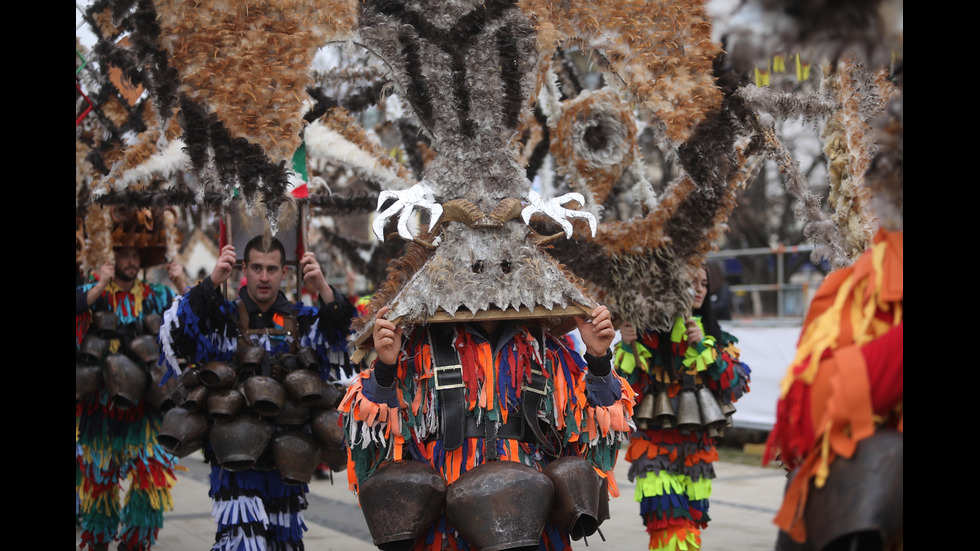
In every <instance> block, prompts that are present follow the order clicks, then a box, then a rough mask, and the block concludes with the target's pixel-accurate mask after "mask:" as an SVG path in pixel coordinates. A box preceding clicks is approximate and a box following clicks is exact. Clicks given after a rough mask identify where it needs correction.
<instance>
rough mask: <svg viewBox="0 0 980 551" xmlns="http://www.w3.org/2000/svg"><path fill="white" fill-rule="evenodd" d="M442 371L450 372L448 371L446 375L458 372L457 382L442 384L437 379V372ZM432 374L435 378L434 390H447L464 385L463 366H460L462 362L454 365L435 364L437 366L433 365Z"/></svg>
mask: <svg viewBox="0 0 980 551" xmlns="http://www.w3.org/2000/svg"><path fill="white" fill-rule="evenodd" d="M443 371H448V372H450V373H447V374H446V375H450V374H455V373H458V374H459V382H458V383H449V384H442V382H441V381H440V380H439V379H440V377H439V374H440V372H443ZM432 376H433V378H434V379H435V383H436V390H449V389H452V388H463V387H464V386H465V385H464V384H463V366H462V364H455V365H437V366H435V367H433V368H432Z"/></svg>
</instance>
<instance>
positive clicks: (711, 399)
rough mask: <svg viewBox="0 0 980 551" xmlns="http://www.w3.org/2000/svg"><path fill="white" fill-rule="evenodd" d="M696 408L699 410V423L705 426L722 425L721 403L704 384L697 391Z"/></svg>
mask: <svg viewBox="0 0 980 551" xmlns="http://www.w3.org/2000/svg"><path fill="white" fill-rule="evenodd" d="M697 397H698V409H700V410H701V424H702V425H704V426H706V427H712V426H717V427H724V426H725V421H726V419H725V414H724V413H723V412H722V411H721V404H719V403H718V398H715V395H714V393H713V392H711V390H709V389H708V387H706V386H702V387H701V388H699V389H698V391H697Z"/></svg>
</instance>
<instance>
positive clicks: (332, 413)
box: [310, 409, 346, 459]
mask: <svg viewBox="0 0 980 551" xmlns="http://www.w3.org/2000/svg"><path fill="white" fill-rule="evenodd" d="M310 429H311V430H312V432H313V437H314V438H316V441H317V442H319V443H320V445H321V446H322V447H323V448H325V449H331V450H343V449H344V428H343V427H342V426H340V412H339V411H337V410H335V409H331V410H325V411H321V412H320V413H318V414H316V416H315V417H314V418H313V420H312V421H311V422H310ZM345 459H346V457H345Z"/></svg>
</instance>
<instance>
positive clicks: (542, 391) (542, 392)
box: [521, 369, 548, 396]
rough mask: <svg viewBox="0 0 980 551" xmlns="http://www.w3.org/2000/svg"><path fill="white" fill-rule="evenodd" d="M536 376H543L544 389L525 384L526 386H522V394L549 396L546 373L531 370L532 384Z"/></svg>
mask: <svg viewBox="0 0 980 551" xmlns="http://www.w3.org/2000/svg"><path fill="white" fill-rule="evenodd" d="M534 375H541V380H542V382H544V385H543V388H540V389H538V388H535V387H533V386H531V385H530V384H524V385H521V391H522V392H523V391H527V392H534V393H536V394H540V395H542V396H547V395H548V379H546V378H545V377H544V371H541V370H540V369H531V381H530V382H531V383H532V384H533V383H534Z"/></svg>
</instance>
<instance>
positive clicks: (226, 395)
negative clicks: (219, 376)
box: [208, 388, 245, 423]
mask: <svg viewBox="0 0 980 551" xmlns="http://www.w3.org/2000/svg"><path fill="white" fill-rule="evenodd" d="M243 407H245V396H243V395H242V393H241V391H240V390H238V389H237V388H224V389H221V390H216V391H214V392H213V393H212V394H211V395H210V396H208V418H209V419H211V420H212V421H214V422H215V423H224V422H226V421H231V420H232V419H234V418H235V416H236V415H238V413H239V412H240V411H241V410H242V408H243Z"/></svg>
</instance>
